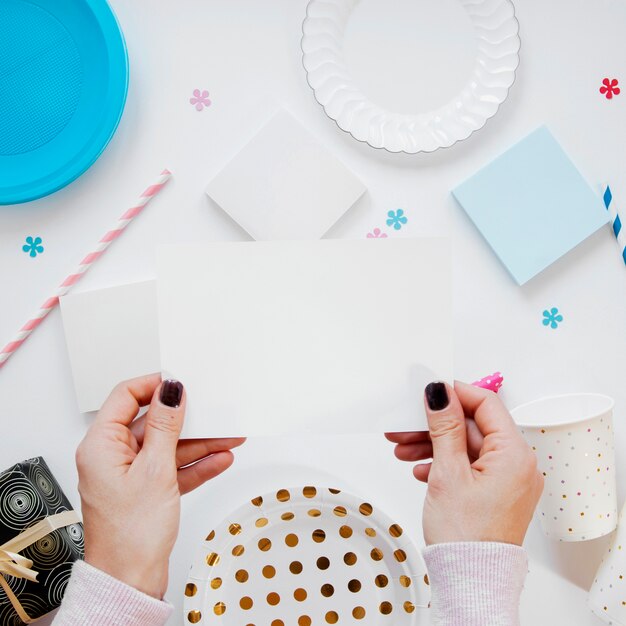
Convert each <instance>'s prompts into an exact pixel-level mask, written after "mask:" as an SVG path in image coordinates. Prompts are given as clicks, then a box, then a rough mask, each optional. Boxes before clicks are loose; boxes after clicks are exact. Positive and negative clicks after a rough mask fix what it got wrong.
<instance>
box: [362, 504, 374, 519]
mask: <svg viewBox="0 0 626 626" xmlns="http://www.w3.org/2000/svg"><path fill="white" fill-rule="evenodd" d="M373 512H374V507H373V506H372V505H371V504H370V503H369V502H364V503H363V504H362V505H361V506H360V507H359V513H360V514H361V515H365V516H369V515H371V514H372V513H373Z"/></svg>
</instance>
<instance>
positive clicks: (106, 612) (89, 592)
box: [53, 561, 172, 626]
mask: <svg viewBox="0 0 626 626" xmlns="http://www.w3.org/2000/svg"><path fill="white" fill-rule="evenodd" d="M171 613H172V606H171V605H170V604H168V603H167V602H162V601H160V600H157V599H156V598H152V597H150V596H147V595H145V594H144V593H141V592H140V591H137V590H136V589H133V588H132V587H129V586H128V585H125V584H124V583H122V582H120V581H119V580H116V579H115V578H112V577H111V576H109V575H108V574H105V573H104V572H101V571H100V570H99V569H96V568H95V567H92V566H91V565H89V564H87V563H85V562H84V561H77V562H76V563H75V564H74V568H73V570H72V576H71V578H70V580H69V583H68V585H67V589H66V591H65V596H64V598H63V603H62V604H61V608H60V609H59V612H58V613H57V616H56V618H55V619H54V622H53V626H85V625H86V624H89V626H162V625H163V624H165V622H166V621H167V619H168V618H169V616H170V615H171Z"/></svg>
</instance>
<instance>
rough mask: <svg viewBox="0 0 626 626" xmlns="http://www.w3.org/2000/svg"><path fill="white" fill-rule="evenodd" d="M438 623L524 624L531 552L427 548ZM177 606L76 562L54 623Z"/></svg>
mask: <svg viewBox="0 0 626 626" xmlns="http://www.w3.org/2000/svg"><path fill="white" fill-rule="evenodd" d="M424 560H425V561H426V568H427V569H428V577H429V581H430V588H431V594H432V598H431V611H432V623H433V624H434V625H435V626H519V600H520V596H521V593H522V589H523V586H524V580H525V578H526V572H527V570H528V561H527V557H526V553H525V551H524V550H523V549H522V548H520V547H518V546H512V545H509V544H503V543H478V542H466V543H443V544H437V545H434V546H429V547H427V548H425V549H424ZM171 612H172V606H171V605H170V604H168V603H167V602H164V601H161V600H157V599H155V598H152V597H150V596H147V595H145V594H143V593H141V592H140V591H137V590H136V589H133V588H132V587H129V586H127V585H125V584H124V583H122V582H120V581H119V580H116V579H115V578H112V577H111V576H109V575H108V574H105V573H104V572H101V571H100V570H98V569H96V568H94V567H92V566H91V565H88V564H87V563H84V562H82V561H79V562H77V563H76V564H75V565H74V570H73V572H72V577H71V578H70V581H69V583H68V586H67V590H66V592H65V597H64V599H63V604H62V605H61V608H60V610H59V612H58V614H57V616H56V619H55V620H54V622H53V624H54V626H85V625H86V624H89V626H162V625H163V624H165V622H166V621H167V620H168V618H169V616H170V614H171Z"/></svg>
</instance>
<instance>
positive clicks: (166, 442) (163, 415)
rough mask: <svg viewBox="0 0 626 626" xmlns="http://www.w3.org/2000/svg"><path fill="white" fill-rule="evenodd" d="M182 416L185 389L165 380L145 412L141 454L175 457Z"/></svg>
mask: <svg viewBox="0 0 626 626" xmlns="http://www.w3.org/2000/svg"><path fill="white" fill-rule="evenodd" d="M184 418H185V390H184V389H183V385H182V383H179V382H178V381H177V380H166V381H164V382H163V383H162V384H161V385H160V386H159V387H158V388H157V389H156V391H155V392H154V395H153V396H152V402H151V403H150V408H149V409H148V412H147V413H146V415H145V421H144V433H143V447H142V448H141V453H143V454H147V455H153V456H154V458H158V459H159V461H161V462H162V461H163V460H165V459H168V458H171V460H172V461H174V460H175V458H176V448H177V446H178V438H179V437H180V431H181V430H182V428H183V421H184Z"/></svg>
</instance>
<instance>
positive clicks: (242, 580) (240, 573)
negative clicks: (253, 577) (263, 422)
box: [235, 569, 249, 583]
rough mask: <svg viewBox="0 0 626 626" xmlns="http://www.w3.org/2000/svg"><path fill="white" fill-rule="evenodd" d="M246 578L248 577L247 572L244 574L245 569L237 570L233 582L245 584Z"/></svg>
mask: <svg viewBox="0 0 626 626" xmlns="http://www.w3.org/2000/svg"><path fill="white" fill-rule="evenodd" d="M248 578H249V575H248V572H246V570H245V569H238V570H237V571H236V572H235V580H236V581H237V582H238V583H245V582H247V581H248Z"/></svg>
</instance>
